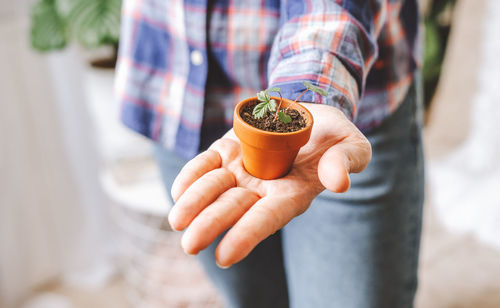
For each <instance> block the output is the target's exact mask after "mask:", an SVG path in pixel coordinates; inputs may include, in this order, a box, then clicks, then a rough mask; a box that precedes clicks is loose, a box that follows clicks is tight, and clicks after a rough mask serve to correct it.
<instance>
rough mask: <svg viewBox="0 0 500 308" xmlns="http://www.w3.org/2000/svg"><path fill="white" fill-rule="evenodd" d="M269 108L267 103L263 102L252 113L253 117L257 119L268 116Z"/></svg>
mask: <svg viewBox="0 0 500 308" xmlns="http://www.w3.org/2000/svg"><path fill="white" fill-rule="evenodd" d="M268 108H269V106H268V103H267V102H262V103H260V104H257V105H256V106H255V107H254V108H253V111H252V115H253V117H254V118H255V119H260V118H262V117H263V116H264V115H265V114H266V112H267V109H268Z"/></svg>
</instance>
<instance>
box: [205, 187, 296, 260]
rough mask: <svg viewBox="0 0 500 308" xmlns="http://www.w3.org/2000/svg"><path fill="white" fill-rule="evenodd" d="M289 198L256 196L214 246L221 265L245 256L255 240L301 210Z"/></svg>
mask: <svg viewBox="0 0 500 308" xmlns="http://www.w3.org/2000/svg"><path fill="white" fill-rule="evenodd" d="M296 204H298V203H296V202H295V201H294V200H292V199H287V198H280V197H265V198H262V199H260V200H258V201H257V202H256V203H255V204H254V205H253V206H252V207H251V208H250V209H249V210H248V211H247V212H246V213H245V214H244V215H243V216H242V217H241V218H240V220H238V222H237V223H236V224H235V225H234V226H233V227H232V228H231V229H230V230H229V231H228V232H227V233H226V235H225V236H224V238H223V239H222V240H221V242H220V243H219V246H217V249H216V250H215V258H216V261H217V264H218V265H219V266H220V267H223V268H225V267H229V266H231V265H233V264H235V263H237V262H239V261H241V260H242V259H243V258H245V257H246V256H247V255H248V254H249V253H250V252H251V251H252V249H253V248H255V246H257V244H258V243H260V242H261V241H263V240H264V239H266V238H267V237H268V236H269V235H271V234H273V233H274V232H276V231H277V230H278V229H280V228H282V227H283V226H284V225H286V224H287V223H288V222H289V221H290V220H292V218H294V217H295V216H297V215H300V214H301V213H302V212H303V210H300V209H298V208H297V206H295V205H296Z"/></svg>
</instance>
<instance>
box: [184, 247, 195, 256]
mask: <svg viewBox="0 0 500 308" xmlns="http://www.w3.org/2000/svg"><path fill="white" fill-rule="evenodd" d="M183 251H184V253H185V254H187V255H188V256H196V255H197V254H196V253H189V252H187V251H186V250H184V249H183Z"/></svg>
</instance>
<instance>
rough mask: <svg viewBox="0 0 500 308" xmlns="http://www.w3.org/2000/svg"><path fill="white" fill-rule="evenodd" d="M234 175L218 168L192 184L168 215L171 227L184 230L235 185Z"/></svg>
mask: <svg viewBox="0 0 500 308" xmlns="http://www.w3.org/2000/svg"><path fill="white" fill-rule="evenodd" d="M235 183H236V180H235V178H234V176H233V174H232V173H231V172H230V171H229V170H227V169H226V168H218V169H215V170H212V171H209V172H208V173H205V174H204V175H202V176H201V178H199V179H198V180H196V182H194V183H193V184H191V186H189V187H188V188H187V189H186V191H185V192H184V193H183V194H182V195H181V197H180V198H179V200H177V202H176V203H175V205H174V207H173V208H172V210H170V213H169V215H168V221H169V223H170V226H171V227H172V228H173V229H174V230H177V231H180V230H184V229H185V228H186V227H187V226H188V225H189V224H190V223H191V221H192V220H193V219H194V217H196V215H198V213H200V212H201V211H202V210H203V209H204V208H205V207H207V206H208V205H210V204H211V203H212V202H214V201H215V199H217V198H218V197H219V196H220V195H221V194H222V193H224V192H225V191H226V190H228V189H230V188H231V187H234V186H236V185H235Z"/></svg>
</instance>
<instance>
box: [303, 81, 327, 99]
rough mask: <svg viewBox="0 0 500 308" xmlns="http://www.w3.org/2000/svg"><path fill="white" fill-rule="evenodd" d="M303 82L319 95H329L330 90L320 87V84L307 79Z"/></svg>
mask: <svg viewBox="0 0 500 308" xmlns="http://www.w3.org/2000/svg"><path fill="white" fill-rule="evenodd" d="M302 83H303V84H304V85H305V86H306V88H307V89H309V90H311V91H313V92H316V93H318V94H319V95H322V96H327V95H328V92H326V91H325V90H324V89H321V88H320V87H318V86H315V85H313V84H311V83H309V82H307V81H302Z"/></svg>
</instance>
